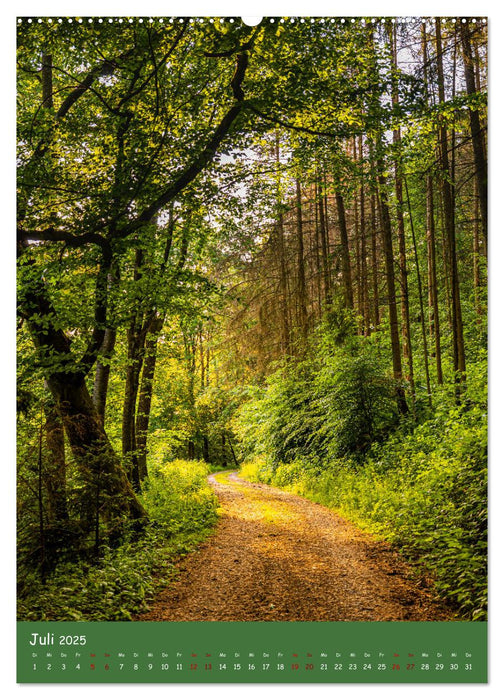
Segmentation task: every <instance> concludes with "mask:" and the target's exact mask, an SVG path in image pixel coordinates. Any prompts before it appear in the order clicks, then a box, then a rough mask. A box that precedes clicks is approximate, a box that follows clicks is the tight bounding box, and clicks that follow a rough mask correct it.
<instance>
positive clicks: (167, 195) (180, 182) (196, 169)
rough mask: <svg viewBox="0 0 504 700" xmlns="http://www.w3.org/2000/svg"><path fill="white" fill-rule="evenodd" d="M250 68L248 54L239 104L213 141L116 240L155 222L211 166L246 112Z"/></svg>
mask: <svg viewBox="0 0 504 700" xmlns="http://www.w3.org/2000/svg"><path fill="white" fill-rule="evenodd" d="M247 66H248V55H247V54H245V53H244V54H240V55H239V56H238V57H237V59H236V71H235V74H234V76H233V79H232V82H231V87H232V90H233V95H234V97H235V100H236V102H235V104H234V105H233V106H232V107H230V109H229V110H228V111H227V112H226V114H225V115H224V116H223V117H222V119H221V121H220V123H219V125H218V126H217V128H216V129H215V131H214V134H213V136H212V138H211V139H210V140H209V141H208V143H207V144H206V146H205V147H204V148H203V150H202V151H201V152H200V154H199V155H198V156H197V157H196V158H195V160H194V161H193V162H192V163H191V164H190V165H188V166H187V168H186V169H185V170H184V171H183V172H182V173H181V174H180V175H179V177H178V178H177V179H176V180H175V182H173V183H172V184H171V185H170V186H169V187H167V189H166V190H165V191H164V192H163V193H162V194H161V195H160V196H159V197H158V198H157V199H155V200H154V201H153V202H152V203H151V204H150V205H149V206H148V207H146V208H145V209H144V210H143V212H142V213H141V214H140V215H139V216H138V217H137V218H136V219H135V220H134V221H132V222H131V223H130V224H128V225H127V226H124V227H123V228H122V229H118V230H117V232H116V236H117V237H118V238H125V237H126V236H128V235H129V234H130V233H133V232H134V231H137V230H138V229H139V228H140V227H141V226H143V225H144V224H146V223H148V222H149V221H151V220H152V218H153V217H154V216H155V215H156V214H157V213H158V212H159V210H160V209H161V208H162V207H164V206H166V204H168V203H169V202H171V201H172V200H173V199H174V198H175V197H176V196H177V195H178V194H179V192H181V191H182V190H183V189H184V188H185V187H187V185H188V184H189V183H191V182H192V181H193V180H194V178H195V177H196V176H197V175H199V173H200V172H201V171H202V170H203V169H204V168H205V167H206V166H207V165H208V163H210V162H211V160H212V159H213V157H214V156H215V153H216V152H217V149H218V147H219V145H220V144H221V142H222V141H223V139H224V138H225V137H226V136H227V134H228V133H229V131H230V129H231V126H232V124H233V122H234V121H235V119H236V118H237V116H238V115H239V114H240V112H241V111H242V109H243V106H244V102H243V97H244V95H243V90H242V87H241V85H242V82H243V79H244V77H245V72H246V69H247Z"/></svg>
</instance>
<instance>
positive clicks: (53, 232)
mask: <svg viewBox="0 0 504 700" xmlns="http://www.w3.org/2000/svg"><path fill="white" fill-rule="evenodd" d="M17 236H18V240H19V241H23V242H25V243H28V241H45V242H49V241H51V242H63V243H66V244H67V245H68V246H70V247H71V248H80V247H81V246H84V245H88V244H89V243H93V244H95V245H97V246H99V247H100V248H101V249H102V251H103V254H104V256H105V257H106V258H108V257H109V256H110V255H111V248H110V243H109V242H108V241H107V239H106V238H104V237H103V236H101V235H100V234H99V233H91V232H90V233H83V234H82V235H80V236H75V235H74V234H73V233H68V231H61V230H58V229H55V228H53V227H52V226H50V227H49V228H46V229H44V230H43V231H34V230H30V231H28V230H26V229H23V228H18V230H17Z"/></svg>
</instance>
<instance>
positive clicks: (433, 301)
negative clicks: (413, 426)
mask: <svg viewBox="0 0 504 700" xmlns="http://www.w3.org/2000/svg"><path fill="white" fill-rule="evenodd" d="M426 235H427V274H428V279H429V308H430V312H431V323H432V330H433V333H434V348H435V351H434V354H435V358H436V374H437V381H438V384H442V383H443V369H442V366H441V331H440V325H439V303H438V288H437V269H436V268H437V265H436V241H435V220H434V194H433V191H432V176H431V175H428V176H427V231H426Z"/></svg>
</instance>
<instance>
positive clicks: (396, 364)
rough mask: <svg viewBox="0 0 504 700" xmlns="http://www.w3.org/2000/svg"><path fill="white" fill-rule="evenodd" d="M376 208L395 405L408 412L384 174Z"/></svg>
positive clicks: (403, 412)
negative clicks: (385, 291) (382, 257)
mask: <svg viewBox="0 0 504 700" xmlns="http://www.w3.org/2000/svg"><path fill="white" fill-rule="evenodd" d="M378 168H379V172H383V166H382V164H381V163H380V162H378ZM378 208H379V212H380V220H381V230H382V240H383V254H384V257H385V275H386V279H387V295H388V307H389V325H390V345H391V349H392V366H393V371H394V378H395V380H396V382H397V406H398V408H399V411H400V413H402V414H406V413H407V412H408V404H407V403H406V398H405V395H404V387H403V385H402V382H403V373H402V364H401V345H400V342H399V322H398V319H397V302H396V291H395V279H394V250H393V246H392V226H391V223H390V212H389V206H388V202H387V194H386V180H385V176H384V175H380V176H379V181H378Z"/></svg>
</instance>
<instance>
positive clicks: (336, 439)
mask: <svg viewBox="0 0 504 700" xmlns="http://www.w3.org/2000/svg"><path fill="white" fill-rule="evenodd" d="M336 335H337V338H338V340H337V342H336V343H335V341H334V332H333V329H332V328H329V329H328V328H327V327H325V328H324V329H323V330H322V331H320V332H319V336H318V338H317V342H316V344H315V346H314V348H313V350H312V353H311V355H310V356H309V357H308V358H307V359H306V360H304V361H302V362H299V363H297V364H293V365H291V366H286V367H285V368H281V369H279V370H278V371H277V372H276V373H274V374H273V375H271V376H270V377H269V379H268V386H267V388H266V390H265V391H264V393H263V394H262V395H259V397H258V398H254V399H252V400H251V401H250V402H249V403H245V404H244V405H243V406H242V408H241V409H240V413H239V416H238V418H237V422H236V426H237V430H238V432H239V435H240V436H241V438H242V445H243V448H244V453H245V455H251V454H257V453H263V452H266V453H267V454H268V455H270V456H271V458H272V459H273V460H274V461H275V462H289V461H292V460H295V459H298V458H300V457H315V456H316V457H319V458H321V459H326V458H339V457H342V456H344V455H349V456H352V457H354V458H357V457H361V456H363V455H364V454H365V453H366V452H367V450H368V449H369V448H370V447H371V445H372V443H373V442H376V441H378V440H382V439H383V438H384V437H385V436H386V435H387V434H388V433H389V432H390V431H391V430H392V428H393V427H394V426H395V425H396V423H397V409H396V404H395V394H394V389H395V385H394V382H393V381H392V379H391V378H390V376H389V374H388V373H387V369H386V364H385V362H384V361H383V359H382V358H381V357H380V355H379V353H378V351H377V348H376V347H375V345H374V344H373V342H370V341H368V340H367V339H365V338H351V339H348V340H347V341H346V342H345V343H344V344H341V335H340V332H339V330H338V331H337V333H336Z"/></svg>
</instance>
